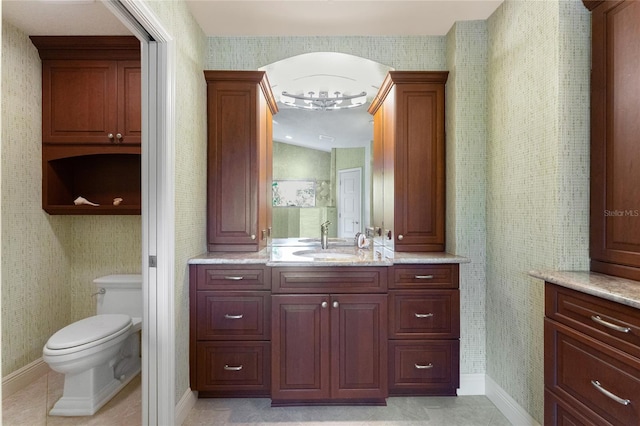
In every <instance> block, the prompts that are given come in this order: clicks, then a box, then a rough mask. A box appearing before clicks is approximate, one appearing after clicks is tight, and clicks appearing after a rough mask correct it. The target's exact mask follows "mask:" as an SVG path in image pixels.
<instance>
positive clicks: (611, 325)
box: [545, 284, 640, 358]
mask: <svg viewBox="0 0 640 426" xmlns="http://www.w3.org/2000/svg"><path fill="white" fill-rule="evenodd" d="M545 299H546V300H545V315H546V316H547V318H550V319H553V320H555V321H558V322H560V323H562V324H565V325H567V326H569V327H572V328H574V329H576V330H578V331H580V332H582V333H584V334H586V335H588V336H591V337H593V338H595V339H598V340H600V341H602V342H605V343H607V344H609V345H611V346H613V347H614V348H618V349H621V350H623V351H625V352H627V353H629V354H632V355H634V356H636V357H638V358H640V316H638V310H637V309H634V308H631V307H629V306H624V305H620V304H619V303H615V302H611V301H609V300H604V299H601V298H599V297H595V296H591V295H589V294H585V293H580V292H578V291H575V290H571V289H568V288H565V287H561V286H557V285H553V284H547V285H546V286H545Z"/></svg>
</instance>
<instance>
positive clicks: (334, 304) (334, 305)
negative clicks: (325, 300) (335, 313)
mask: <svg viewBox="0 0 640 426" xmlns="http://www.w3.org/2000/svg"><path fill="white" fill-rule="evenodd" d="M338 306H340V304H339V303H338V301H337V300H336V301H335V302H333V307H334V308H337V307H338Z"/></svg>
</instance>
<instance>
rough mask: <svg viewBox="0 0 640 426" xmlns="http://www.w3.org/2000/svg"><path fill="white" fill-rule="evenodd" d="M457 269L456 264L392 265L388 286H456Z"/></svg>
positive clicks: (420, 287) (419, 287)
mask: <svg viewBox="0 0 640 426" xmlns="http://www.w3.org/2000/svg"><path fill="white" fill-rule="evenodd" d="M458 270H459V266H458V265H457V264H450V265H407V266H393V267H391V268H390V273H391V274H390V275H391V276H390V278H389V280H390V283H389V288H418V289H422V288H458V280H459V278H458Z"/></svg>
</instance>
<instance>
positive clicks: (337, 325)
mask: <svg viewBox="0 0 640 426" xmlns="http://www.w3.org/2000/svg"><path fill="white" fill-rule="evenodd" d="M386 319H387V296H386V295H384V294H351V295H347V294H343V295H335V296H332V298H331V397H332V398H334V399H368V400H371V399H384V398H386V397H387V393H388V390H387V388H388V385H387V383H388V379H387V378H388V372H387V368H388V366H387V325H386V324H387V321H386Z"/></svg>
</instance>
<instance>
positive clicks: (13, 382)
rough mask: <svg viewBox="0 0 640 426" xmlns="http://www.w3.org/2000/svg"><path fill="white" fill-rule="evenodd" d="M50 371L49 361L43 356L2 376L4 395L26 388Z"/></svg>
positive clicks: (4, 396)
mask: <svg viewBox="0 0 640 426" xmlns="http://www.w3.org/2000/svg"><path fill="white" fill-rule="evenodd" d="M49 371H50V369H49V366H48V365H47V363H46V362H44V361H43V360H42V358H38V359H36V360H35V361H33V362H31V363H29V364H27V365H25V366H24V367H22V368H20V369H18V370H16V371H14V372H13V373H10V374H7V376H6V377H3V378H2V397H3V398H6V397H8V396H9V395H13V394H14V393H16V392H18V391H20V390H22V389H24V388H26V387H27V386H29V385H30V384H31V383H33V382H35V381H36V380H38V379H39V378H40V377H42V376H44V375H45V374H47V373H48V372H49Z"/></svg>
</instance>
